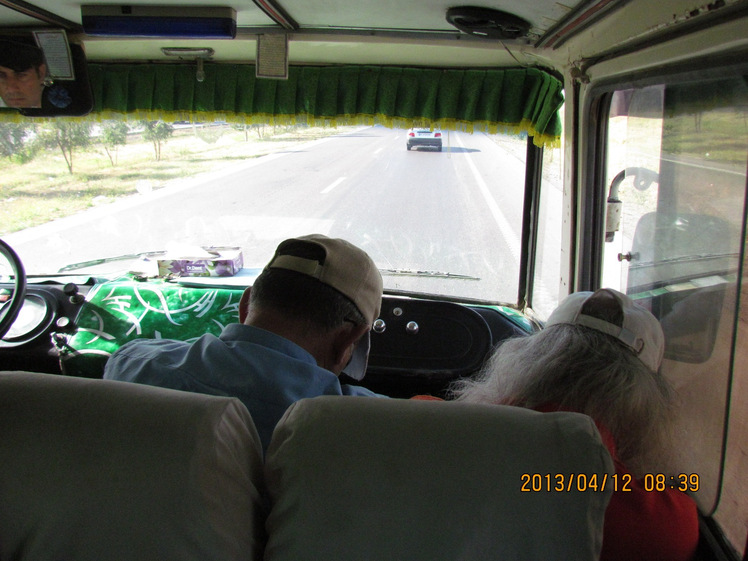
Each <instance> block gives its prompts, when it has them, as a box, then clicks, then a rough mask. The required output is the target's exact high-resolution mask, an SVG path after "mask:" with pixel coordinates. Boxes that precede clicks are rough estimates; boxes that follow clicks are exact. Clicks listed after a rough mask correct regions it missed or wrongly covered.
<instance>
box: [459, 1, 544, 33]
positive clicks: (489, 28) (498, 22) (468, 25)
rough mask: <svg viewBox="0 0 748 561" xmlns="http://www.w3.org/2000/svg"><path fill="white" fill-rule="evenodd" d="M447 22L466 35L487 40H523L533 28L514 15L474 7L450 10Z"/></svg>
mask: <svg viewBox="0 0 748 561" xmlns="http://www.w3.org/2000/svg"><path fill="white" fill-rule="evenodd" d="M447 21H448V22H449V23H451V24H452V25H454V26H455V27H456V28H457V29H459V30H460V31H462V32H464V33H467V34H469V35H474V36H476V37H484V38H486V39H523V38H525V37H527V36H528V33H529V31H530V27H532V26H531V25H530V22H528V21H525V20H523V19H522V18H520V17H518V16H515V15H513V14H508V13H506V12H502V11H501V10H494V9H492V8H478V7H474V6H460V7H457V8H450V9H449V10H447Z"/></svg>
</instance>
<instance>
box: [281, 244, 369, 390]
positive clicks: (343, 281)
mask: <svg viewBox="0 0 748 561" xmlns="http://www.w3.org/2000/svg"><path fill="white" fill-rule="evenodd" d="M296 242H304V243H309V244H315V245H317V246H319V247H320V248H322V249H323V250H324V255H325V257H324V259H322V260H320V261H318V260H316V259H305V258H303V257H297V256H295V255H289V254H287V253H284V252H285V251H286V248H287V247H288V245H289V244H292V243H296ZM266 268H268V269H287V270H289V271H294V272H297V273H302V274H304V275H308V276H310V277H313V278H315V279H317V280H318V281H320V282H322V283H324V284H326V285H328V286H331V287H332V288H334V289H335V290H337V291H338V292H340V293H341V294H343V295H344V296H346V297H347V298H348V299H349V300H350V301H351V302H353V303H354V304H355V306H356V307H357V308H358V311H359V312H361V315H362V316H364V318H365V319H366V322H367V323H368V325H369V327H371V326H372V325H374V321H375V320H376V319H377V318H378V317H379V311H380V308H381V305H382V275H381V274H380V273H379V269H378V268H377V266H376V265H375V264H374V261H372V259H371V257H369V255H368V254H367V253H366V252H365V251H363V250H362V249H360V248H358V247H356V246H355V245H353V244H351V243H349V242H347V241H345V240H342V239H337V238H328V237H327V236H323V235H322V234H311V235H308V236H302V237H299V238H292V239H289V240H285V241H283V242H281V243H280V245H278V248H277V249H276V251H275V255H274V256H273V258H272V259H271V260H270V263H268V265H267V267H266ZM370 347H371V339H370V333H369V332H368V331H367V332H366V334H364V336H363V337H362V338H361V340H360V341H359V342H358V344H357V345H356V348H355V349H354V351H353V356H352V357H351V361H350V362H349V363H348V365H347V366H346V367H345V368H344V369H343V372H345V373H346V374H347V375H348V376H350V377H351V378H353V379H355V380H361V379H363V377H364V374H366V366H367V362H368V358H369V349H370Z"/></svg>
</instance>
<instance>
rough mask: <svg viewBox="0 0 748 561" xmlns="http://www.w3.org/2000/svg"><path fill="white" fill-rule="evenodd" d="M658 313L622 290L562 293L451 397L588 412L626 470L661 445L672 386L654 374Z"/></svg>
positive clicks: (659, 340)
mask: <svg viewBox="0 0 748 561" xmlns="http://www.w3.org/2000/svg"><path fill="white" fill-rule="evenodd" d="M663 352H664V336H663V334H662V329H661V328H660V325H659V322H658V321H657V319H656V318H655V317H654V316H653V315H652V314H651V313H649V312H648V311H647V310H645V309H644V308H642V307H641V306H639V305H637V304H636V303H634V301H633V300H631V299H630V298H629V297H627V296H626V295H624V294H621V293H620V292H617V291H614V290H610V289H601V290H598V291H596V292H594V293H591V292H579V293H575V294H572V295H571V296H569V297H568V298H566V299H565V300H564V301H563V302H562V303H561V305H560V306H559V307H558V308H557V309H556V310H555V311H554V312H553V313H552V314H551V316H550V318H549V319H548V322H547V323H546V327H545V329H543V330H542V331H540V332H539V333H536V334H534V335H530V336H527V337H518V338H514V339H510V340H508V341H506V342H504V343H503V344H502V345H501V346H500V347H499V349H498V350H497V351H496V353H495V354H494V355H493V357H492V358H491V359H490V361H489V363H488V364H487V366H486V368H485V369H484V370H483V372H482V373H481V374H480V375H479V376H478V377H477V378H476V379H473V380H463V381H461V382H459V383H457V384H456V385H455V386H454V387H453V395H454V396H455V397H456V399H459V400H463V401H473V402H481V403H494V404H510V405H517V406H521V407H528V408H547V407H551V408H559V409H566V410H571V411H578V412H580V413H585V414H587V415H589V416H591V417H592V418H593V419H595V421H597V422H598V423H600V424H601V425H603V426H604V427H605V428H607V429H608V430H609V431H610V432H611V433H612V435H613V438H614V439H615V441H616V445H617V449H618V456H619V458H620V459H621V460H622V461H623V462H625V463H629V464H633V465H632V466H630V467H632V469H633V468H634V467H635V466H636V465H638V464H639V462H640V461H641V460H642V458H643V456H644V455H645V454H648V453H650V452H653V451H654V450H655V449H657V448H659V447H660V446H661V445H662V442H661V441H662V439H663V437H664V433H665V431H666V430H667V425H668V421H669V419H670V417H671V401H672V397H671V396H672V391H671V389H670V386H669V385H668V383H667V382H666V380H665V379H664V378H663V377H662V376H661V374H660V372H659V367H660V363H661V361H662V357H663Z"/></svg>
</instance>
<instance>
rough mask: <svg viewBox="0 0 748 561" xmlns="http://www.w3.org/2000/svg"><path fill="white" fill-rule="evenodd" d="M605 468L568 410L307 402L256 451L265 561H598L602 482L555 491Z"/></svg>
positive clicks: (587, 431) (582, 421) (586, 425)
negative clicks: (265, 498) (261, 476)
mask: <svg viewBox="0 0 748 561" xmlns="http://www.w3.org/2000/svg"><path fill="white" fill-rule="evenodd" d="M612 473H613V465H612V461H611V458H610V455H609V454H608V452H607V450H606V449H605V447H604V446H603V444H602V443H601V440H600V435H599V433H598V431H597V429H596V428H595V426H594V424H593V422H592V420H591V419H590V418H589V417H587V416H584V415H580V414H577V413H537V412H535V411H529V410H526V409H520V408H516V407H507V406H476V405H472V404H464V403H445V402H423V401H406V400H386V399H369V398H360V397H333V398H329V397H319V398H313V399H305V400H302V401H300V402H297V403H296V404H294V405H292V406H291V408H290V409H289V410H288V412H287V413H286V416H285V417H284V418H283V420H282V421H281V422H280V423H279V425H278V426H277V428H276V430H275V433H274V435H273V440H272V443H271V445H270V448H269V450H268V453H267V456H266V482H267V485H268V491H269V494H270V497H271V501H272V507H271V512H270V515H269V518H268V522H267V529H268V534H269V541H268V545H267V549H266V553H265V560H266V561H292V560H293V561H303V560H310V561H311V560H319V559H327V560H345V561H353V560H358V559H361V560H364V559H366V560H376V561H396V560H397V561H399V560H407V561H418V560H424V561H438V560H450V561H453V560H482V559H512V560H517V559H538V560H543V561H548V560H554V559H558V560H569V559H574V560H575V561H581V560H593V559H597V558H598V555H599V552H600V548H601V543H602V527H603V517H604V512H605V508H606V506H607V503H608V500H609V498H610V493H611V490H610V485H608V489H607V490H606V491H600V490H597V491H595V490H591V489H590V488H589V487H588V486H587V484H584V485H583V487H584V490H578V488H577V485H578V483H577V480H576V479H575V480H573V483H571V486H570V488H569V489H567V488H566V485H567V484H568V483H569V481H570V479H569V478H570V475H571V474H575V476H578V475H579V474H586V475H588V476H592V475H596V476H597V477H598V481H599V482H601V480H602V478H603V477H604V474H608V475H611V474H612ZM535 474H538V476H537V477H534V476H535ZM557 474H558V475H559V478H556V475H557ZM546 475H549V476H550V477H549V479H548V481H550V485H551V486H552V490H551V491H547V490H546V477H545V476H546ZM533 478H534V481H533ZM561 479H562V480H563V482H564V483H563V485H562V488H561V489H556V485H559V481H560V480H561ZM533 485H534V487H533ZM579 485H582V483H579ZM525 489H527V490H525ZM533 489H534V490H533Z"/></svg>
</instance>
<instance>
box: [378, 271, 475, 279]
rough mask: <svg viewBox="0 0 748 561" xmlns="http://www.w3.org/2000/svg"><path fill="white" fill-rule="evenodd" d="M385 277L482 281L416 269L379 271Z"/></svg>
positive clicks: (464, 276) (468, 276)
mask: <svg viewBox="0 0 748 561" xmlns="http://www.w3.org/2000/svg"><path fill="white" fill-rule="evenodd" d="M379 272H380V273H382V274H383V275H400V276H408V277H434V278H440V279H465V280H480V277H473V276H470V275H460V274H457V273H443V272H441V271H416V270H414V269H379Z"/></svg>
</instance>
